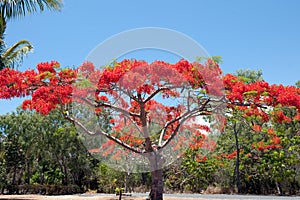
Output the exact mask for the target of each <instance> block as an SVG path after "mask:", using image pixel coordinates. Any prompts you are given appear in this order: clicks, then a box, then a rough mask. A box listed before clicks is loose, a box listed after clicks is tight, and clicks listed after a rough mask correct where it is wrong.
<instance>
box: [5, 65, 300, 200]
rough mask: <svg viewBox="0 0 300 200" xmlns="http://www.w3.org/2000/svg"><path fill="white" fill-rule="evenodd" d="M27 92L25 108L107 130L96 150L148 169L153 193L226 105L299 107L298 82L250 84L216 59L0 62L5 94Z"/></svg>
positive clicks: (205, 144) (252, 109)
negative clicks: (23, 66) (16, 66)
mask: <svg viewBox="0 0 300 200" xmlns="http://www.w3.org/2000/svg"><path fill="white" fill-rule="evenodd" d="M223 84H224V87H223ZM223 93H224V94H223ZM24 96H31V99H29V100H25V101H24V102H23V104H22V107H23V109H33V110H36V111H37V112H40V113H42V114H45V115H47V114H48V113H49V112H50V111H51V110H53V109H56V108H58V109H60V110H61V112H62V113H63V114H64V115H65V117H66V118H67V119H69V120H70V121H72V122H73V123H74V124H75V125H77V127H78V130H79V131H80V132H83V133H85V134H86V135H90V136H92V137H94V136H101V137H102V138H106V139H107V140H104V139H101V142H102V143H101V144H98V146H97V145H96V146H93V149H92V151H93V152H99V153H100V154H101V155H102V156H103V155H105V156H106V157H108V158H109V159H108V160H110V161H111V160H113V163H115V165H116V166H121V165H123V164H124V163H125V164H126V163H127V164H128V163H130V164H129V165H130V166H132V165H135V166H140V165H143V167H145V168H147V169H146V170H150V171H151V177H152V184H151V192H150V199H155V200H156V199H162V198H163V178H162V169H163V167H164V166H166V165H168V164H169V163H171V162H173V161H174V160H176V159H177V158H178V156H180V155H181V154H182V153H183V150H184V149H185V147H187V146H189V147H192V148H199V147H201V148H207V149H211V147H214V145H215V144H214V142H213V141H212V140H211V139H210V138H209V137H208V136H207V134H205V133H206V132H209V130H210V129H213V128H215V127H217V128H218V129H222V128H223V126H222V123H223V121H224V120H223V118H222V110H223V108H224V106H225V107H228V108H232V107H234V108H238V109H243V110H245V109H246V111H247V112H249V114H251V115H252V114H256V115H259V116H261V117H264V116H265V112H264V109H266V108H267V107H276V106H278V105H281V106H294V107H295V108H296V109H297V111H298V112H299V109H300V91H299V89H297V88H296V87H291V86H289V87H284V86H282V85H280V86H277V85H269V84H268V83H266V82H264V81H258V82H255V83H252V84H245V83H244V82H242V81H239V79H238V78H237V77H235V76H233V75H230V74H229V75H225V76H222V73H221V70H220V68H219V66H218V64H217V63H216V62H215V61H214V60H212V59H208V60H207V61H206V62H205V63H203V64H201V63H199V62H194V63H190V62H188V61H186V60H180V61H178V62H177V63H175V64H170V63H166V62H163V61H155V62H153V63H147V62H145V61H137V60H123V61H121V62H114V63H113V64H111V65H109V66H106V67H105V68H103V69H97V68H95V67H94V66H93V64H92V63H89V62H86V63H84V64H83V65H81V66H80V67H79V68H78V69H68V68H63V69H62V68H60V65H59V63H58V62H50V63H48V62H47V63H40V64H38V65H37V71H34V70H26V71H24V72H20V71H16V70H13V69H3V70H2V71H1V72H0V98H4V99H10V98H13V97H24ZM207 115H214V116H215V117H214V120H213V121H214V122H215V123H214V124H211V125H210V127H208V126H206V125H203V124H201V122H203V120H202V118H201V116H207ZM103 120H108V121H109V126H105V125H104V124H103V123H102V121H103ZM214 125H216V126H214ZM217 125H219V126H217ZM110 158H111V159H110ZM127 166H128V165H127Z"/></svg>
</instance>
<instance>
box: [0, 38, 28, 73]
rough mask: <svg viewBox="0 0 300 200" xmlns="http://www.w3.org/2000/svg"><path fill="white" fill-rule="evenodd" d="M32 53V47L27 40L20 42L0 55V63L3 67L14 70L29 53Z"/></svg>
mask: <svg viewBox="0 0 300 200" xmlns="http://www.w3.org/2000/svg"><path fill="white" fill-rule="evenodd" d="M32 51H33V46H32V45H31V43H30V42H29V41H27V40H21V41H19V42H17V43H15V44H14V45H12V46H11V47H9V48H8V49H6V50H5V52H3V53H2V55H1V62H2V63H3V64H4V66H5V67H11V68H15V67H17V66H18V65H19V64H20V63H21V62H22V61H23V58H24V57H25V56H27V54H28V53H29V52H32Z"/></svg>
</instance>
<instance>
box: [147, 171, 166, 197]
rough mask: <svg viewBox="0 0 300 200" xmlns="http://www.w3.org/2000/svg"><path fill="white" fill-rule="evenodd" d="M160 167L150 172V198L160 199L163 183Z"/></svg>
mask: <svg viewBox="0 0 300 200" xmlns="http://www.w3.org/2000/svg"><path fill="white" fill-rule="evenodd" d="M162 172H163V170H162V169H158V170H155V171H152V172H151V178H152V182H151V191H150V194H149V197H150V199H151V200H162V199H163V192H164V183H163V176H162Z"/></svg>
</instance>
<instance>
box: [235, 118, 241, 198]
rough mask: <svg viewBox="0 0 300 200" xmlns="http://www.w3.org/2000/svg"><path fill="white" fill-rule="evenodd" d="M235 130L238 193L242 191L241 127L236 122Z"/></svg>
mask: <svg viewBox="0 0 300 200" xmlns="http://www.w3.org/2000/svg"><path fill="white" fill-rule="evenodd" d="M233 132H234V137H235V147H236V162H235V173H236V186H237V189H238V193H241V192H242V187H241V178H240V147H239V138H238V133H239V132H240V127H239V128H238V129H237V124H236V122H235V123H234V126H233Z"/></svg>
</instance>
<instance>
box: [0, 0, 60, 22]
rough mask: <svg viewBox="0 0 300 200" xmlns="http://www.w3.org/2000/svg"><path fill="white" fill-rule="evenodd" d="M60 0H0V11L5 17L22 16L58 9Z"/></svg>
mask: <svg viewBox="0 0 300 200" xmlns="http://www.w3.org/2000/svg"><path fill="white" fill-rule="evenodd" d="M62 5H63V4H62V0H1V1H0V12H1V15H2V16H3V17H5V18H6V19H11V18H17V17H23V16H25V15H26V14H31V13H36V12H38V11H44V10H45V8H47V9H49V10H60V9H61V8H62Z"/></svg>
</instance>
